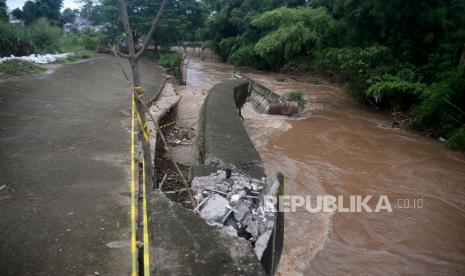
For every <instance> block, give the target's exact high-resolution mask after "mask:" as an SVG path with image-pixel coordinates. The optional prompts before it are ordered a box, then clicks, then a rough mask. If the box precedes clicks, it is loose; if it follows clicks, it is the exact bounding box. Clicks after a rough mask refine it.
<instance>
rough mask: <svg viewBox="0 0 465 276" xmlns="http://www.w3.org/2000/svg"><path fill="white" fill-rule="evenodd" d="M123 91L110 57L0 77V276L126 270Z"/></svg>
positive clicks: (152, 69)
mask: <svg viewBox="0 0 465 276" xmlns="http://www.w3.org/2000/svg"><path fill="white" fill-rule="evenodd" d="M122 63H123V64H124V65H126V63H127V62H126V61H122ZM126 68H127V71H128V72H129V69H128V67H127V66H126ZM141 71H142V74H143V83H144V84H145V85H144V89H145V90H146V91H158V87H157V84H158V85H159V84H161V83H162V80H163V79H164V76H162V72H161V70H160V69H158V66H155V64H154V63H152V62H150V61H143V62H142V64H141ZM128 87H129V85H128V83H127V82H126V81H125V80H124V78H123V76H122V74H121V71H120V68H119V67H118V66H117V63H116V60H115V58H113V57H110V56H99V57H97V58H94V59H92V60H90V61H87V62H83V63H79V64H70V65H64V66H62V67H61V68H58V69H56V72H54V73H53V74H50V75H46V76H42V77H39V78H27V79H24V80H16V81H6V82H5V81H3V82H0V210H1V219H0V235H1V238H0V275H98V274H99V275H128V274H129V271H130V251H129V203H130V202H129V142H130V140H129V139H130V138H129V133H128V127H129V123H130V119H129V114H128V113H129V103H130V102H129V97H128V95H127V94H128V93H127V91H128Z"/></svg>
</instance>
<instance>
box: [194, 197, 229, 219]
mask: <svg viewBox="0 0 465 276" xmlns="http://www.w3.org/2000/svg"><path fill="white" fill-rule="evenodd" d="M228 204H229V202H228V200H227V199H226V198H224V197H222V196H220V195H218V194H213V195H212V196H210V197H209V198H208V200H207V203H205V204H204V206H203V208H202V210H201V211H200V217H201V218H203V219H204V220H206V221H207V222H209V221H219V220H221V219H223V217H224V216H225V215H226V213H227V212H228V208H227V207H226V206H228Z"/></svg>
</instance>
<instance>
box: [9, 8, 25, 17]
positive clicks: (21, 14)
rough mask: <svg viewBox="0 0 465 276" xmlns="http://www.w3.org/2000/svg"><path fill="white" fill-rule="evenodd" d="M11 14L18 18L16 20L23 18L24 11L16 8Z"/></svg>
mask: <svg viewBox="0 0 465 276" xmlns="http://www.w3.org/2000/svg"><path fill="white" fill-rule="evenodd" d="M11 14H12V15H13V16H14V17H16V18H18V19H19V18H23V11H22V10H21V9H20V8H16V9H14V10H13V11H11Z"/></svg>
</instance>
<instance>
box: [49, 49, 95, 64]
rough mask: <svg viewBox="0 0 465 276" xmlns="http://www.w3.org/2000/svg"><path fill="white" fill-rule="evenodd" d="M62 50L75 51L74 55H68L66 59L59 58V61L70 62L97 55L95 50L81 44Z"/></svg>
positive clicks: (66, 51)
mask: <svg viewBox="0 0 465 276" xmlns="http://www.w3.org/2000/svg"><path fill="white" fill-rule="evenodd" d="M60 50H61V52H63V53H73V54H74V55H72V56H68V57H66V58H64V59H59V60H57V62H58V63H70V62H74V61H77V60H79V59H86V58H91V57H95V56H96V55H97V54H96V52H95V51H93V50H87V49H85V48H84V47H81V46H73V47H63V48H61V49H60Z"/></svg>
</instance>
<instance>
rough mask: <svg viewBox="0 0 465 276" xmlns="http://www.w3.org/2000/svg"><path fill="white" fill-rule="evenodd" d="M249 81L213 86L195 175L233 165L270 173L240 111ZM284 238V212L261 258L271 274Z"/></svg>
mask: <svg viewBox="0 0 465 276" xmlns="http://www.w3.org/2000/svg"><path fill="white" fill-rule="evenodd" d="M249 84H250V82H249V80H247V79H240V80H229V81H224V82H221V83H219V84H217V85H215V86H214V87H213V88H212V89H211V90H210V92H209V94H208V96H207V98H206V99H205V102H204V104H203V107H202V109H201V112H200V115H199V122H198V130H197V138H196V144H195V148H194V156H193V160H194V163H193V165H192V168H191V177H196V176H206V175H209V174H210V173H212V172H216V171H217V170H218V169H231V170H232V171H233V172H240V173H242V174H245V175H248V176H249V177H252V178H258V179H261V178H263V177H266V175H265V170H264V167H263V161H262V159H261V158H260V155H259V154H258V152H257V151H256V149H255V147H254V145H253V143H252V141H251V140H250V138H249V136H248V134H247V132H246V130H245V127H244V125H243V123H242V121H241V119H240V117H239V115H238V106H240V105H242V104H243V103H244V102H245V99H246V97H247V96H248V92H249ZM257 87H260V86H257ZM265 92H266V91H265ZM252 93H254V92H252ZM269 97H274V95H271V96H269ZM263 98H264V97H263ZM281 183H282V184H283V179H281ZM283 240H284V214H283V213H277V215H276V223H275V226H274V229H273V233H272V235H271V237H270V239H269V241H268V245H267V247H266V249H265V252H264V254H263V256H262V258H261V259H260V263H261V264H262V266H263V268H264V269H265V271H266V272H267V273H268V274H270V275H272V274H274V272H275V271H276V269H277V267H278V264H279V259H280V257H281V253H282V247H283Z"/></svg>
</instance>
